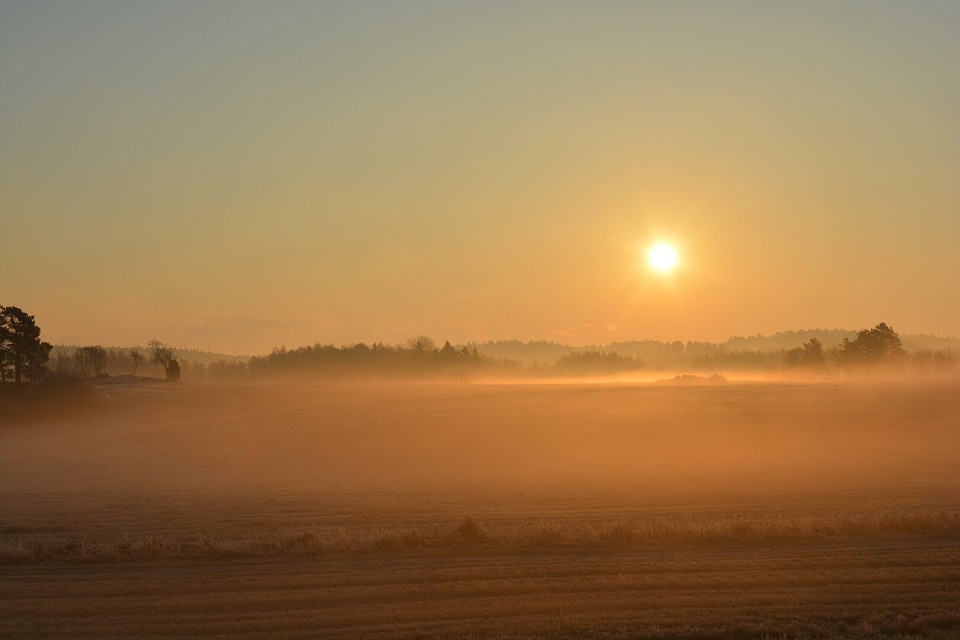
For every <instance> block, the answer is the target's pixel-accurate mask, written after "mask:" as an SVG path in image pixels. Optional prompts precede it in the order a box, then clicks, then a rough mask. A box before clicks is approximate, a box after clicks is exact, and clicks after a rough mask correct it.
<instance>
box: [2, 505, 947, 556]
mask: <svg viewBox="0 0 960 640" xmlns="http://www.w3.org/2000/svg"><path fill="white" fill-rule="evenodd" d="M63 529H65V528H64V527H50V526H34V527H31V526H30V525H5V526H0V565H12V564H21V563H36V562H130V561H143V560H171V559H185V558H194V559H195V558H254V557H261V556H287V555H294V556H295V555H323V554H350V553H371V552H385V551H391V550H404V549H405V550H432V549H451V548H459V547H464V546H473V547H482V548H485V549H491V550H515V551H524V550H537V549H591V548H637V549H644V548H649V547H651V546H654V547H655V546H671V545H672V546H683V547H687V548H691V547H698V546H706V547H709V546H733V547H737V546H741V547H742V546H752V547H756V546H777V545H807V546H809V545H834V544H843V543H848V542H856V541H862V540H884V539H887V540H902V539H908V538H916V539H920V540H922V539H926V538H948V539H955V540H960V510H946V509H940V510H932V509H882V510H874V511H867V512H859V513H833V514H822V513H821V514H816V515H802V514H765V515H760V516H743V515H727V516H717V515H696V514H687V515H681V516H672V517H665V516H659V517H652V518H651V517H646V518H628V519H617V520H602V519H601V520H596V519H594V520H586V519H583V520H579V519H577V520H570V519H552V520H551V519H537V520H534V521H527V522H520V523H511V524H494V525H484V524H483V523H482V522H480V521H478V520H475V519H474V518H466V519H464V520H462V521H460V522H458V523H441V524H436V525H433V526H429V527H423V526H387V525H376V526H339V527H333V528H331V527H328V528H326V529H316V530H310V529H307V530H299V531H291V530H276V531H273V532H270V533H252V534H251V533H242V532H240V533H232V534H219V535H211V534H206V533H203V532H198V533H189V534H181V535H150V534H143V533H141V534H139V535H129V534H124V535H121V536H119V537H116V538H112V539H92V538H90V537H88V536H86V535H79V536H78V535H75V534H73V535H71V534H70V533H69V532H68V531H64V530H63Z"/></svg>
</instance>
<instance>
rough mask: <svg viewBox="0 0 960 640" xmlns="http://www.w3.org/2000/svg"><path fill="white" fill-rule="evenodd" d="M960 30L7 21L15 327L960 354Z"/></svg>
mask: <svg viewBox="0 0 960 640" xmlns="http://www.w3.org/2000/svg"><path fill="white" fill-rule="evenodd" d="M958 32H960V3H957V2H952V1H949V0H945V1H936V0H926V1H923V2H909V3H908V2H888V1H884V0H871V1H869V2H867V1H853V0H851V1H845V2H815V1H811V2H802V3H800V2H797V3H780V2H765V1H758V2H742V1H736V0H730V1H727V2H712V1H704V2H684V1H679V2H612V1H607V2H604V1H591V2H563V1H560V0H549V1H542V2H541V1H534V0H528V1H522V0H521V1H510V2H501V1H498V0H490V1H484V2H479V1H478V2H464V1H460V0H442V1H417V0H411V1H409V2H388V1H374V0H369V1H364V2H353V1H343V2H322V1H311V2H306V1H304V2H298V1H283V0H280V1H277V2H259V1H257V2H248V1H244V0H230V1H229V2H228V1H225V0H224V1H216V0H210V1H207V2H193V1H178V0H170V1H165V2H146V1H144V2H138V1H136V0H114V1H102V0H87V1H84V2H73V1H62V2H50V1H44V0H25V1H19V0H0V140H2V143H0V256H2V259H0V304H5V305H14V306H18V307H20V308H22V309H24V310H25V311H27V312H28V313H31V314H33V315H35V316H36V320H37V323H38V324H39V325H40V327H41V329H42V331H43V334H42V335H43V338H44V339H46V340H48V341H50V342H54V343H56V342H64V343H66V344H102V345H105V346H106V345H118V346H119V345H123V346H131V345H137V344H139V345H143V344H145V343H146V342H147V341H148V340H150V339H153V338H157V339H160V340H162V341H164V342H167V343H170V344H173V345H175V346H180V347H190V348H201V349H209V350H214V351H220V352H225V353H234V354H255V353H265V352H268V351H269V350H270V349H271V348H273V347H277V346H280V345H284V346H287V347H295V346H300V345H304V344H314V343H316V342H320V343H324V344H327V343H332V344H350V343H353V342H357V341H365V342H372V341H384V342H401V341H404V340H405V339H407V338H409V337H411V336H416V335H421V334H423V335H428V336H431V337H433V338H434V340H437V341H438V342H440V343H442V341H443V340H450V341H451V342H454V343H460V342H468V341H485V340H489V339H520V340H539V339H546V340H556V341H559V342H565V343H568V344H600V343H607V342H612V341H624V340H636V339H655V340H677V339H679V340H710V341H721V340H724V339H726V338H727V337H729V336H731V335H754V334H759V333H774V332H777V331H781V330H790V329H805V328H846V329H862V328H866V327H872V326H873V325H875V324H877V323H878V322H881V321H883V322H887V323H888V324H891V325H892V326H893V327H894V328H895V329H896V330H897V331H898V332H900V333H930V334H936V335H944V336H946V335H953V336H960V288H958V287H957V285H956V277H957V274H960V246H958V242H960V115H958V114H960V38H957V37H956V34H957V33H958ZM657 241H667V242H670V243H672V244H673V245H674V246H675V247H676V249H677V252H678V254H679V262H678V265H677V268H676V269H675V270H674V271H673V272H671V273H669V274H661V273H657V272H655V271H652V270H651V269H649V267H648V265H647V262H646V259H645V252H646V251H647V249H648V248H649V247H650V246H651V245H652V244H653V243H655V242H657Z"/></svg>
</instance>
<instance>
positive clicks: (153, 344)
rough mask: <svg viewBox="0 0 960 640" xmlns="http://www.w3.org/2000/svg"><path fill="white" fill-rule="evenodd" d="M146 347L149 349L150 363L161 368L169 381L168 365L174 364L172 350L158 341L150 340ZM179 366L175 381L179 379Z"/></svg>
mask: <svg viewBox="0 0 960 640" xmlns="http://www.w3.org/2000/svg"><path fill="white" fill-rule="evenodd" d="M147 347H149V349H150V362H152V363H153V364H158V365H160V366H161V367H163V373H164V375H165V376H166V377H167V380H169V379H170V363H171V362H174V359H173V356H174V353H173V349H171V348H170V347H168V346H167V345H165V344H163V343H162V342H160V341H159V340H151V341H150V342H148V343H147ZM179 374H180V365H179V364H178V365H177V379H178V380H179V379H180V375H179Z"/></svg>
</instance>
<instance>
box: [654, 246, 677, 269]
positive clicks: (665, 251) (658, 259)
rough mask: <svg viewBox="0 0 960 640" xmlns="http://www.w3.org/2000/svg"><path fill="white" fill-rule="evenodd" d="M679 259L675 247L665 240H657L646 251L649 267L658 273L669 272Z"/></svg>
mask: <svg viewBox="0 0 960 640" xmlns="http://www.w3.org/2000/svg"><path fill="white" fill-rule="evenodd" d="M679 260H680V257H679V255H678V254H677V249H676V247H674V246H673V245H672V244H668V243H666V242H659V243H657V244H655V245H653V246H652V247H650V250H649V251H647V262H648V263H649V264H650V268H651V269H653V270H654V271H657V272H659V273H670V272H671V271H673V270H674V269H675V268H676V266H677V263H678V262H679Z"/></svg>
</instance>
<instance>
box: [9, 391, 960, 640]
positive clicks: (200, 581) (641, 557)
mask: <svg viewBox="0 0 960 640" xmlns="http://www.w3.org/2000/svg"><path fill="white" fill-rule="evenodd" d="M101 389H102V393H104V394H105V396H106V397H107V398H108V400H109V406H108V407H107V408H106V409H105V410H104V411H103V412H102V413H100V414H97V415H95V416H93V415H90V416H86V417H84V418H77V419H74V420H65V421H57V422H50V423H44V424H17V425H2V426H0V637H4V638H67V637H69V638H118V637H144V638H182V637H208V638H215V637H221V638H316V637H331V638H344V637H347V638H349V637H355V638H586V637H589V638H609V639H613V638H691V639H692V638H715V639H718V640H720V639H727V638H731V639H732V638H808V637H823V638H829V637H855V638H888V637H889V638H894V637H922V638H954V637H960V473H958V472H957V471H956V470H957V469H958V468H960V385H958V384H956V383H952V382H936V383H933V382H931V383H923V384H921V383H904V382H901V383H893V382H887V383H816V384H802V383H789V384H788V383H758V382H736V383H728V384H711V385H706V384H704V385H697V384H641V383H634V384H626V383H621V384H613V383H606V384H514V385H511V384H474V385H442V384H433V385H431V384H421V385H412V384H411V385H404V384H373V383H371V384H353V385H329V384H328V385H293V384H291V385H259V386H257V385H249V386H239V385H238V386H218V385H207V384H179V385H165V384H152V385H151V384H144V383H127V384H104V385H103V386H102V388H101Z"/></svg>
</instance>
